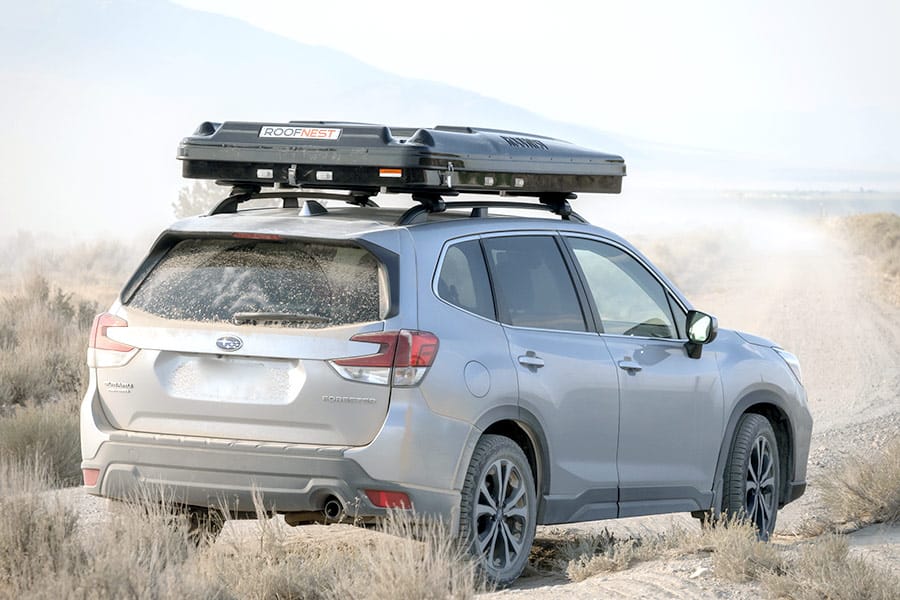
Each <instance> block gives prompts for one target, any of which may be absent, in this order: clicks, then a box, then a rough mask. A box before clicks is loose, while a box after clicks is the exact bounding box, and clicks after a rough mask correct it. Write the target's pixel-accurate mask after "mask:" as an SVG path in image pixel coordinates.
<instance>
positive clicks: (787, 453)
mask: <svg viewBox="0 0 900 600" xmlns="http://www.w3.org/2000/svg"><path fill="white" fill-rule="evenodd" d="M745 414H758V415H761V416H763V417H765V418H766V419H767V420H768V421H769V424H771V425H772V429H773V431H774V432H775V440H776V442H777V443H778V462H779V467H780V471H781V477H780V479H781V481H779V498H778V507H779V508H781V507H782V506H784V505H785V504H786V503H787V502H788V501H789V499H788V493H789V490H788V486H787V483H788V482H789V481H791V478H792V474H793V472H794V431H793V427H792V424H791V421H790V417H789V416H788V411H787V409H786V407H785V402H784V400H783V399H782V398H781V397H780V396H779V395H778V394H777V393H775V392H773V391H771V390H756V391H753V392H750V393H749V394H747V395H746V396H744V397H743V398H741V400H740V401H738V403H737V404H735V406H734V408H733V409H732V411H731V416H730V417H729V418H728V422H727V424H726V426H725V435H724V436H723V437H722V445H721V447H720V449H719V458H718V460H717V462H716V476H715V480H714V481H713V491H714V496H713V498H714V502H715V506H713V507H712V508H713V510H714V512H718V511H719V509H720V508H721V503H722V493H723V490H722V486H723V481H724V473H725V465H726V463H727V461H728V454H729V452H730V451H731V445H732V444H733V443H734V436H735V431H736V430H737V424H738V421H740V419H741V417H742V416H744V415H745Z"/></svg>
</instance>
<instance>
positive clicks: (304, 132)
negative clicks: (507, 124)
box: [178, 121, 625, 199]
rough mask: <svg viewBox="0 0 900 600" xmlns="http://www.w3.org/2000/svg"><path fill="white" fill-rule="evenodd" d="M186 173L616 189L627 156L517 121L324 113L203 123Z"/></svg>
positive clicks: (515, 191)
mask: <svg viewBox="0 0 900 600" xmlns="http://www.w3.org/2000/svg"><path fill="white" fill-rule="evenodd" d="M178 158H179V159H180V160H182V161H184V162H183V175H184V176H185V177H187V178H193V179H214V180H217V181H219V182H221V183H226V184H232V185H236V186H240V185H248V186H251V187H267V186H274V185H276V184H277V185H278V187H297V188H303V189H320V190H328V189H334V190H349V191H356V192H361V193H365V194H366V195H374V194H377V193H379V192H383V193H401V192H403V193H412V194H414V195H415V194H419V195H423V194H425V195H455V194H456V193H459V192H467V193H481V194H499V195H511V196H537V197H541V198H542V199H543V198H545V197H550V196H558V197H571V196H570V195H571V194H572V193H574V192H591V193H618V192H620V191H621V189H622V177H624V175H625V162H624V160H623V159H622V157H621V156H616V155H613V154H605V153H601V152H597V151H594V150H589V149H586V148H582V147H579V146H576V145H574V144H570V143H569V142H564V141H561V140H557V139H553V138H548V137H543V136H539V135H533V134H528V133H518V132H512V131H500V130H495V129H478V128H472V127H446V126H438V127H434V128H430V129H427V128H426V129H411V128H399V127H388V126H384V125H371V124H361V123H342V122H324V121H315V122H313V121H304V122H299V121H291V122H289V123H280V124H275V123H267V122H258V123H256V122H238V121H234V122H225V123H221V124H220V123H209V122H206V123H203V124H201V125H200V127H199V128H197V130H196V131H195V132H194V134H193V135H191V136H189V137H186V138H184V139H183V140H182V141H181V144H180V145H179V147H178Z"/></svg>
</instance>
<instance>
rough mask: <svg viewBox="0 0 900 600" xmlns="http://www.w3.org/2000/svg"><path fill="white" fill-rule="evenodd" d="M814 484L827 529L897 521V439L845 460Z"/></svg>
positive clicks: (899, 463)
mask: <svg viewBox="0 0 900 600" xmlns="http://www.w3.org/2000/svg"><path fill="white" fill-rule="evenodd" d="M818 485H819V487H820V488H821V492H822V503H823V505H824V507H825V515H824V522H825V523H826V524H827V526H828V527H830V528H835V527H839V528H842V529H852V528H857V527H863V526H865V525H870V524H872V523H900V441H894V442H893V443H891V444H889V445H888V446H886V447H885V448H883V449H881V450H880V451H878V452H875V453H873V454H870V455H867V456H866V457H865V458H863V457H861V456H860V457H855V458H851V459H848V460H847V461H846V462H845V463H844V464H843V465H842V466H841V467H840V468H839V469H838V470H837V472H835V473H833V474H832V475H830V476H828V477H823V478H822V479H821V481H820V482H819V484H818Z"/></svg>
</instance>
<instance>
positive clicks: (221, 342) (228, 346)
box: [216, 335, 244, 352]
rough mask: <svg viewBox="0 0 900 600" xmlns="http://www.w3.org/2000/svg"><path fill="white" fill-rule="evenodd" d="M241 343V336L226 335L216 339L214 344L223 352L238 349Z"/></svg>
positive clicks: (242, 343)
mask: <svg viewBox="0 0 900 600" xmlns="http://www.w3.org/2000/svg"><path fill="white" fill-rule="evenodd" d="M243 345H244V342H242V341H241V338H239V337H236V336H233V335H226V336H223V337H220V338H219V339H217V340H216V346H218V347H219V348H221V349H222V350H224V351H225V352H234V351H235V350H240V349H241V346H243Z"/></svg>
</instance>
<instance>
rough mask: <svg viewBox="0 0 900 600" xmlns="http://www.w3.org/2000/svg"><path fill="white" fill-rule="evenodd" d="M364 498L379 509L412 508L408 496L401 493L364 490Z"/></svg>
mask: <svg viewBox="0 0 900 600" xmlns="http://www.w3.org/2000/svg"><path fill="white" fill-rule="evenodd" d="M366 496H367V497H368V498H369V501H370V502H371V503H372V504H374V505H375V506H378V507H380V508H412V502H410V501H409V496H407V495H406V494H404V493H403V492H387V491H384V490H366Z"/></svg>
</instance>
